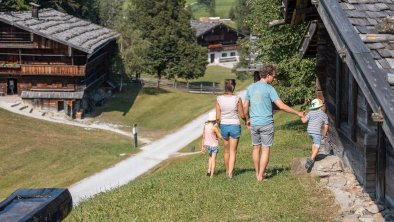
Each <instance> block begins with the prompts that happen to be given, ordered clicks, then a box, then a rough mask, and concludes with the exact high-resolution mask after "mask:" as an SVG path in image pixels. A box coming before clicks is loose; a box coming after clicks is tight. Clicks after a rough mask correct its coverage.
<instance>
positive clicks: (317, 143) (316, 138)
mask: <svg viewBox="0 0 394 222" xmlns="http://www.w3.org/2000/svg"><path fill="white" fill-rule="evenodd" d="M309 136H310V137H311V138H312V140H313V144H315V146H316V147H317V148H319V147H320V143H321V135H320V134H314V133H309Z"/></svg>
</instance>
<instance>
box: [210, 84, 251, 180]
mask: <svg viewBox="0 0 394 222" xmlns="http://www.w3.org/2000/svg"><path fill="white" fill-rule="evenodd" d="M234 89H235V79H226V80H224V95H221V96H218V97H217V100H216V119H217V122H218V123H220V132H221V134H222V137H223V144H224V164H225V166H226V173H227V176H228V177H229V178H232V177H233V171H234V166H235V160H236V154H237V146H238V141H239V137H240V136H241V125H240V121H239V117H241V118H242V119H243V120H244V121H246V119H245V114H244V111H243V106H242V100H241V98H239V97H238V96H237V95H234V94H233V93H234ZM238 116H239V117H238Z"/></svg>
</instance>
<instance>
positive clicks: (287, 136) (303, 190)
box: [67, 112, 337, 221]
mask: <svg viewBox="0 0 394 222" xmlns="http://www.w3.org/2000/svg"><path fill="white" fill-rule="evenodd" d="M275 119H276V122H275V124H276V134H275V144H274V147H273V148H272V153H271V160H270V163H269V166H268V175H269V176H270V177H269V179H268V180H267V181H265V182H263V183H258V182H256V181H255V175H254V169H253V164H252V162H251V157H250V151H251V150H250V133H249V132H248V131H247V130H245V129H243V132H242V137H241V141H240V144H239V151H238V159H237V165H236V171H235V176H234V178H233V179H232V180H229V179H227V178H226V177H225V173H224V171H225V169H224V166H223V150H222V149H221V150H220V154H219V159H218V160H217V174H216V176H215V177H214V178H212V179H210V178H209V177H206V176H205V172H206V167H207V166H206V165H207V156H206V155H205V156H203V155H201V154H197V155H194V156H189V157H183V158H178V159H176V160H174V161H172V162H167V163H165V164H163V165H162V166H161V168H157V169H156V170H154V172H152V173H151V174H148V175H145V176H143V177H141V178H139V179H137V180H136V181H133V182H131V183H129V184H128V185H125V186H123V187H121V188H119V189H116V190H113V191H111V192H108V193H105V194H100V195H98V196H97V197H96V198H94V199H91V200H90V201H88V202H84V203H82V204H81V205H80V206H79V207H77V208H76V209H74V211H73V212H72V213H71V215H70V216H69V217H68V218H67V221H83V220H85V221H110V220H113V219H114V218H116V220H119V221H135V220H138V221H189V220H193V221H196V220H197V221H333V220H334V217H335V212H336V210H337V209H336V208H335V207H333V206H332V205H334V201H333V199H332V197H331V196H330V195H329V194H328V193H327V191H326V190H324V189H322V188H319V187H318V186H317V185H316V183H315V182H314V181H313V180H305V179H300V178H297V177H294V176H292V175H291V174H290V172H289V167H290V163H291V160H292V159H293V158H294V157H300V156H306V155H307V154H309V140H308V137H307V135H306V133H305V126H303V125H301V124H300V121H299V120H297V118H296V117H294V116H290V115H289V114H285V113H282V112H280V113H278V114H276V115H275ZM196 145H197V147H199V146H198V145H199V144H198V143H197V144H196ZM189 146H191V145H189Z"/></svg>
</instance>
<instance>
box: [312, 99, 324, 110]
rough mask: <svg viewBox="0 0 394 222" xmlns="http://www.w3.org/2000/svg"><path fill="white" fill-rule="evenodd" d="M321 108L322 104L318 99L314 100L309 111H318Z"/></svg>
mask: <svg viewBox="0 0 394 222" xmlns="http://www.w3.org/2000/svg"><path fill="white" fill-rule="evenodd" d="M322 106H323V102H322V101H321V100H320V99H314V100H312V102H311V106H310V107H309V109H318V108H320V107H322Z"/></svg>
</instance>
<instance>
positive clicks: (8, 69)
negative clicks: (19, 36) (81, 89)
mask: <svg viewBox="0 0 394 222" xmlns="http://www.w3.org/2000/svg"><path fill="white" fill-rule="evenodd" d="M1 74H6V75H10V74H13V75H47V76H84V75H85V66H71V65H18V64H16V65H7V66H4V65H3V66H2V65H0V75H1Z"/></svg>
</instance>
